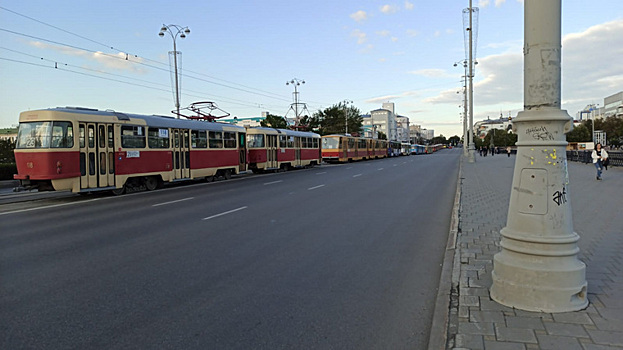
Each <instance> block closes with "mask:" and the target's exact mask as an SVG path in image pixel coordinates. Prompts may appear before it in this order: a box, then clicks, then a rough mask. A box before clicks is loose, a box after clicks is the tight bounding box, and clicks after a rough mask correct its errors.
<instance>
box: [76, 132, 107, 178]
mask: <svg viewBox="0 0 623 350" xmlns="http://www.w3.org/2000/svg"><path fill="white" fill-rule="evenodd" d="M79 133H80V188H98V187H109V186H115V148H114V140H115V137H114V128H113V125H112V124H94V123H89V124H80V126H79Z"/></svg>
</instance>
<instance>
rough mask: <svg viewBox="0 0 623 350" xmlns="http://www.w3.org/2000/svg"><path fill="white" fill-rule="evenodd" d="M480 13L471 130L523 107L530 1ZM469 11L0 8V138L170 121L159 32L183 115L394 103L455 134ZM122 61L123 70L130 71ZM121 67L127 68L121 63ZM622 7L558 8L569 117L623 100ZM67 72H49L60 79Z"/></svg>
mask: <svg viewBox="0 0 623 350" xmlns="http://www.w3.org/2000/svg"><path fill="white" fill-rule="evenodd" d="M473 4H474V6H477V7H478V8H479V16H478V28H477V29H478V38H477V60H478V62H479V64H478V66H477V70H476V76H475V80H474V84H475V85H474V120H481V119H485V118H487V116H489V117H491V118H496V117H498V116H499V115H500V114H503V115H505V116H508V115H509V114H510V115H512V116H515V115H516V114H517V112H518V111H519V110H521V109H522V108H523V107H522V106H523V78H522V72H523V55H522V46H523V1H517V0H506V1H503V0H485V1H482V0H480V1H478V0H474V1H473ZM467 6H468V1H467V0H461V1H459V0H439V1H421V0H408V1H404V0H399V1H392V0H382V1H380V0H379V1H376V0H369V1H365V0H359V1H355V0H340V1H326V0H315V1H285V0H262V1H259V0H258V1H251V0H238V1H236V0H230V1H218V0H213V1H186V2H172V1H166V2H165V1H118V0H110V1H106V2H99V1H97V2H94V1H79V0H64V1H58V2H49V1H39V0H32V1H29V0H25V1H2V2H1V3H0V7H1V8H0V78H1V81H2V84H0V96H2V98H1V100H0V101H1V102H2V103H1V105H0V106H1V107H0V108H1V109H0V127H7V126H11V125H14V124H16V123H17V120H18V115H19V113H20V112H21V111H25V110H29V109H40V108H50V107H57V106H81V107H91V108H98V109H114V110H116V111H122V112H129V113H141V114H161V115H168V114H169V112H170V111H171V110H172V109H174V102H173V94H172V92H171V81H170V74H169V68H168V57H167V52H168V51H170V50H172V46H173V44H172V40H171V38H170V37H169V36H165V37H164V38H161V37H159V36H158V32H159V30H160V27H161V26H162V24H177V25H181V26H188V27H189V28H190V30H191V33H190V35H188V37H187V38H185V39H178V40H177V45H178V50H179V51H182V72H183V77H182V97H181V105H182V107H184V106H187V105H188V104H190V103H191V102H195V101H206V100H208V101H214V102H216V103H217V105H218V106H219V107H220V108H222V109H223V110H225V111H227V112H229V113H231V115H232V116H239V117H247V116H257V115H259V114H260V113H261V111H269V112H270V113H272V114H277V115H285V114H286V112H287V111H288V109H289V105H290V103H292V102H293V101H292V92H293V91H294V90H293V88H292V87H291V86H286V84H285V82H286V81H288V80H291V79H292V78H298V79H303V80H305V81H306V84H304V85H302V86H301V87H300V88H299V92H300V100H301V102H305V103H307V104H308V109H309V110H310V111H311V112H314V111H316V110H318V109H320V108H325V107H329V106H331V105H333V104H336V103H339V102H340V101H343V100H352V101H354V105H355V106H356V107H358V108H359V109H360V110H361V111H362V112H364V113H366V112H369V111H370V110H373V109H376V108H380V106H381V104H382V103H383V102H388V101H389V102H394V103H395V105H396V112H397V113H398V114H400V115H404V116H407V117H409V118H410V120H411V122H412V123H416V124H420V125H422V126H423V127H425V128H429V129H435V134H436V135H439V134H443V135H444V136H446V137H449V136H452V135H455V134H460V133H461V130H462V124H461V117H460V113H461V112H462V108H461V107H459V105H461V103H462V95H461V94H457V91H461V87H462V82H461V76H462V75H463V74H464V72H463V68H462V66H458V67H454V66H453V64H454V63H455V62H457V61H460V60H463V59H464V57H465V52H464V51H465V50H464V40H463V19H462V10H463V9H464V8H466V7H467ZM126 53H127V54H128V60H125V59H124V58H125V57H126ZM117 56H119V57H122V59H118V58H116V57H117ZM622 57H623V2H622V1H620V0H593V1H590V2H588V1H563V91H562V97H563V106H562V107H563V109H567V110H568V112H569V114H571V115H572V116H574V115H575V113H576V112H577V111H578V110H579V109H581V108H583V107H584V106H585V105H586V104H589V103H598V104H600V105H601V104H603V98H604V97H605V96H608V95H610V94H614V93H616V92H619V91H621V90H623V65H621V58H622ZM55 66H56V67H59V68H56V69H55V68H54V67H55Z"/></svg>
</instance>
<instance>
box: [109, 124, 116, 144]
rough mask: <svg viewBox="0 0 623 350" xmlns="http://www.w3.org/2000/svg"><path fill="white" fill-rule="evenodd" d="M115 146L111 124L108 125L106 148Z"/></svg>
mask: <svg viewBox="0 0 623 350" xmlns="http://www.w3.org/2000/svg"><path fill="white" fill-rule="evenodd" d="M114 147H115V140H114V137H113V132H112V125H109V126H108V148H111V149H112V148H114Z"/></svg>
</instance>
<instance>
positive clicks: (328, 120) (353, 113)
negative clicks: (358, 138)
mask: <svg viewBox="0 0 623 350" xmlns="http://www.w3.org/2000/svg"><path fill="white" fill-rule="evenodd" d="M344 112H346V116H348V118H347V119H348V132H349V133H350V134H352V135H356V134H361V129H362V128H361V126H362V125H363V117H362V116H361V111H359V109H358V108H356V107H355V106H347V107H346V108H345V106H344V105H343V104H342V103H338V104H336V105H333V106H331V107H328V108H325V109H324V110H322V111H318V112H316V113H314V115H313V117H312V118H315V119H314V120H316V121H317V122H318V128H319V132H320V135H330V134H344V133H345V132H346V122H345V115H344Z"/></svg>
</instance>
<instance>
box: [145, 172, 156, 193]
mask: <svg viewBox="0 0 623 350" xmlns="http://www.w3.org/2000/svg"><path fill="white" fill-rule="evenodd" d="M144 182H145V188H146V189H147V191H153V190H155V189H156V188H158V179H157V178H156V177H155V176H147V177H146V178H145V181H144Z"/></svg>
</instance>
